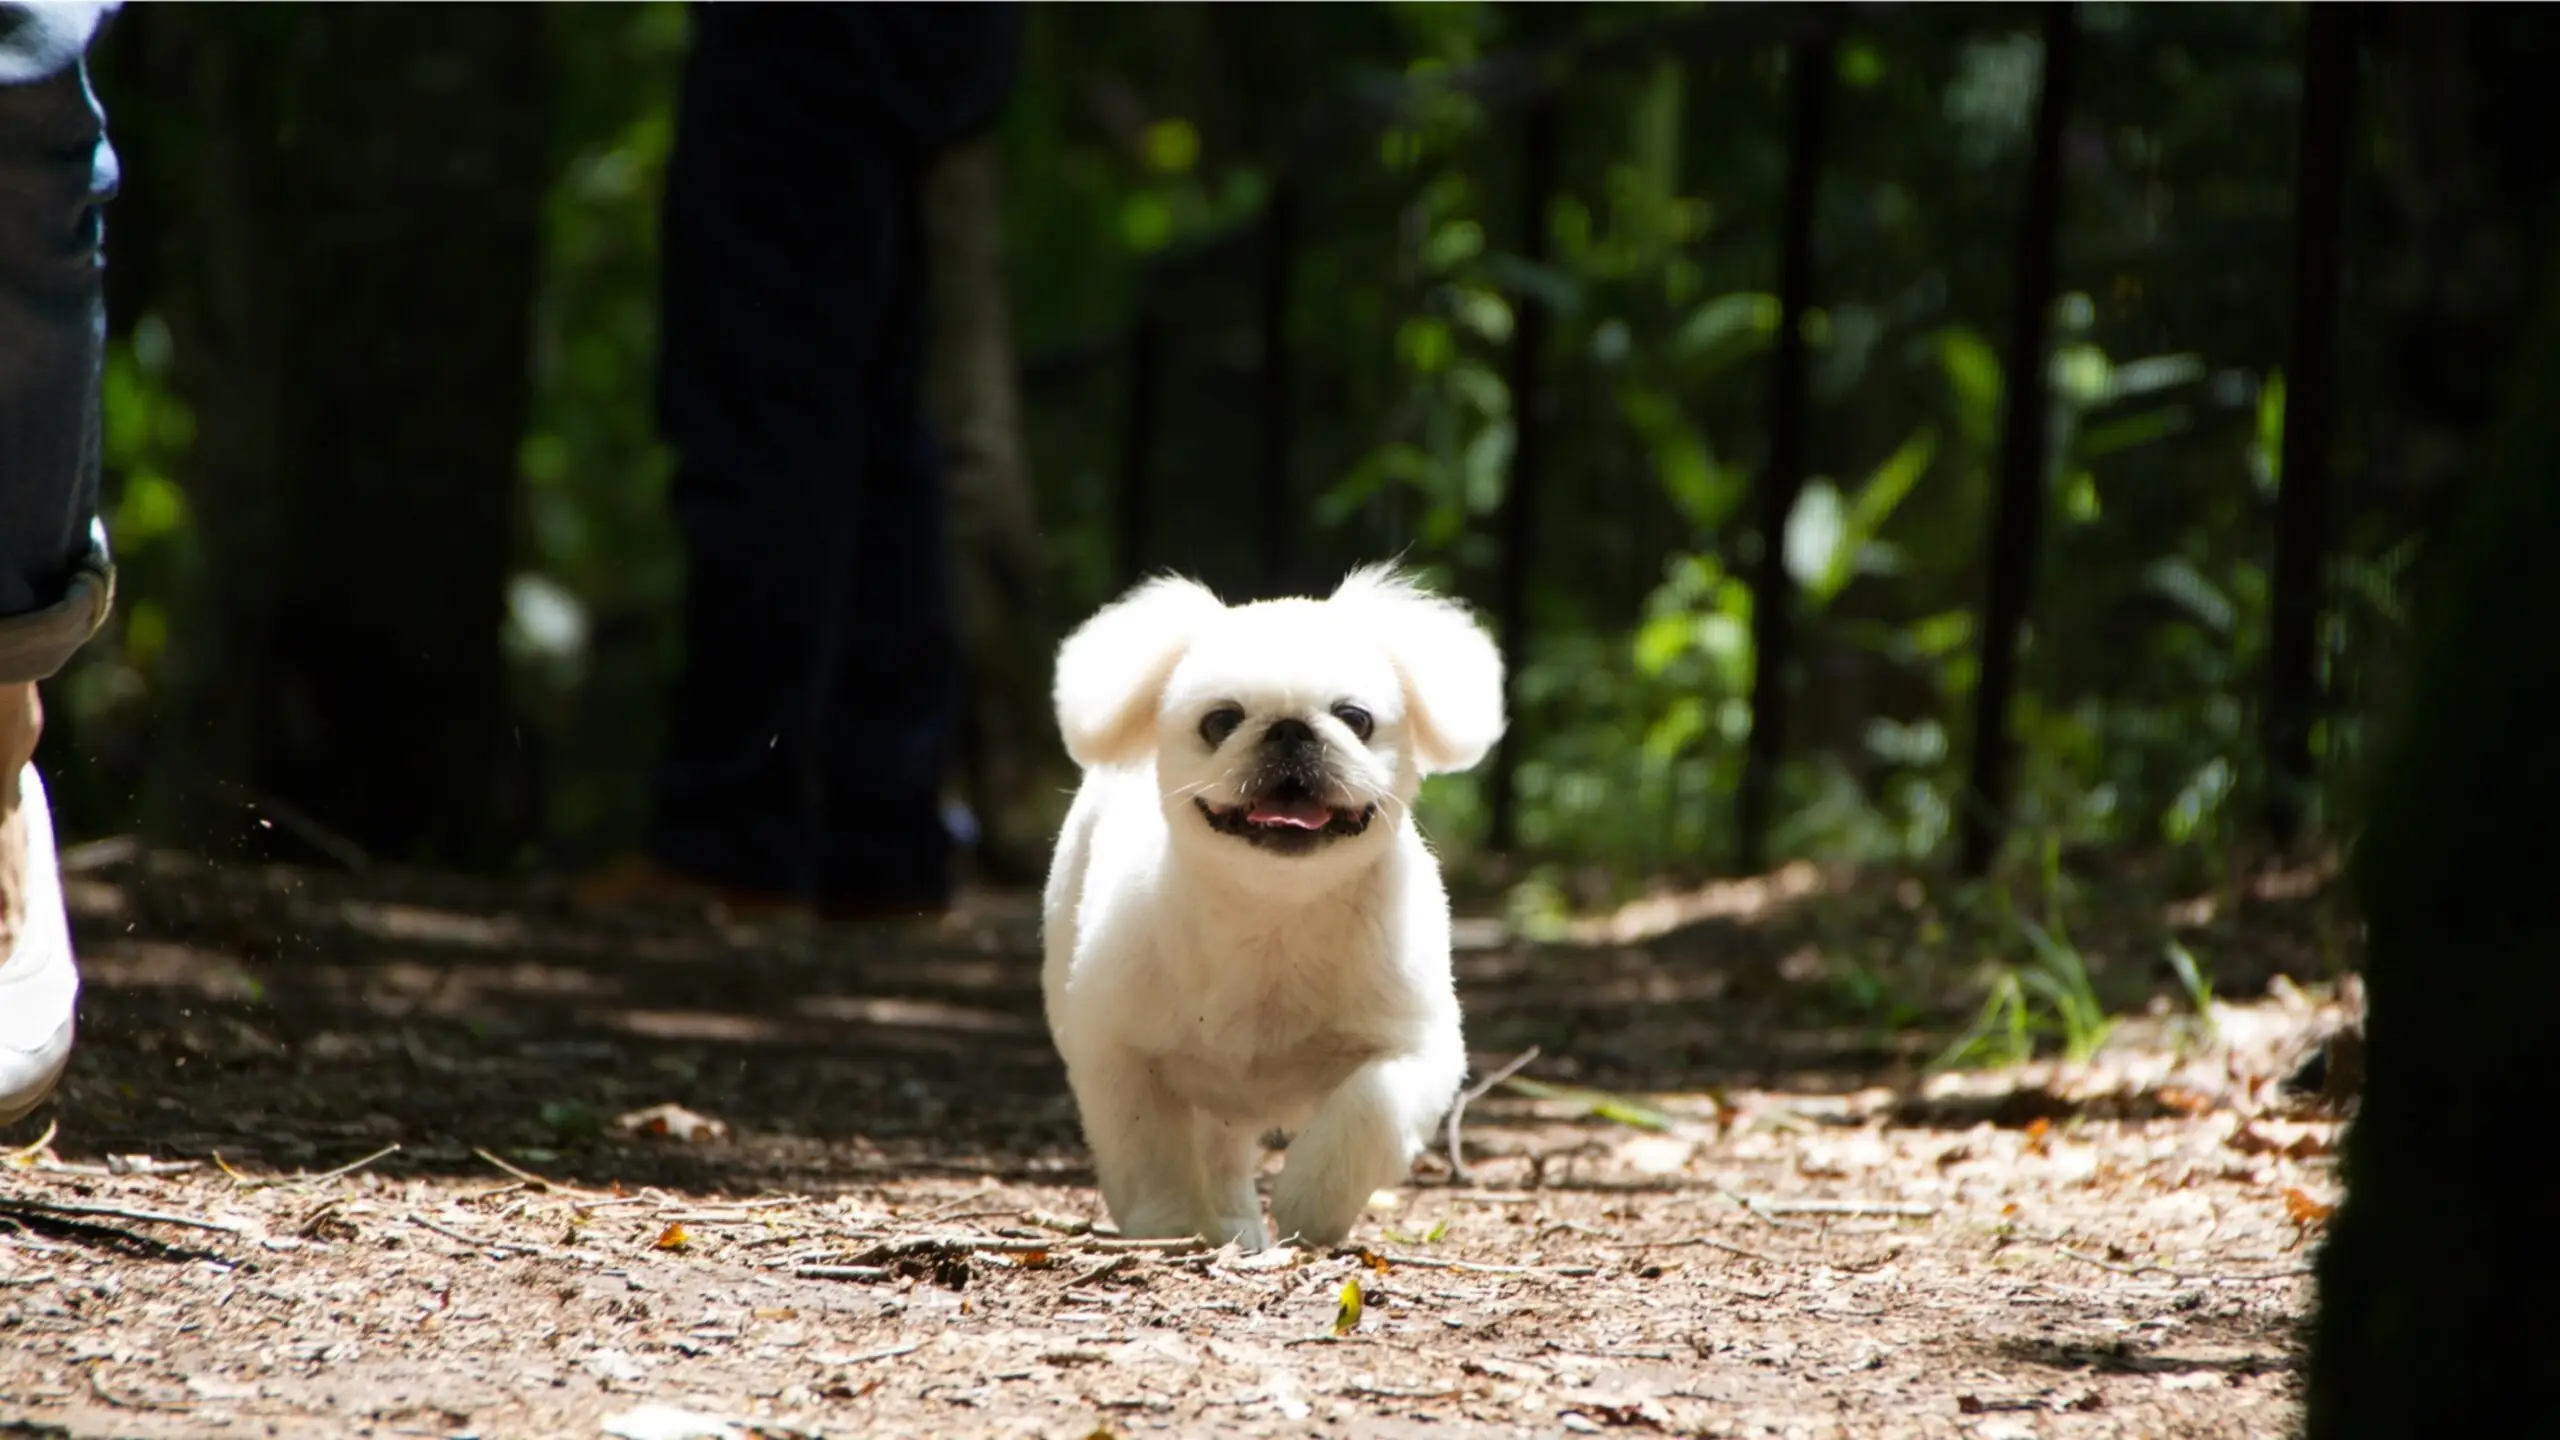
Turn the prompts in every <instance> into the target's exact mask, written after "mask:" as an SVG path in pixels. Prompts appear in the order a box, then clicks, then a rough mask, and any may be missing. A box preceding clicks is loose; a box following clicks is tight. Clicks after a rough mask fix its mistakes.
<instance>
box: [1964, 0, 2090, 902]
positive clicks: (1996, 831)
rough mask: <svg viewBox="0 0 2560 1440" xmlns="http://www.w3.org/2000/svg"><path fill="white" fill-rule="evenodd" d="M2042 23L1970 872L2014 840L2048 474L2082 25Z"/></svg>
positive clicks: (1987, 602)
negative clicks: (2060, 243) (2068, 145)
mask: <svg viewBox="0 0 2560 1440" xmlns="http://www.w3.org/2000/svg"><path fill="white" fill-rule="evenodd" d="M2044 16H2045V18H2044V80H2043V84H2042V86H2041V87H2040V94H2039V95H2038V96H2037V99H2036V120H2035V146H2034V149H2033V151H2032V152H2031V155H2030V158H2029V159H2028V162H2027V202H2026V206H2025V209H2024V211H2023V213H2022V214H2021V215H2020V216H2019V222H2018V224H2019V230H2018V295H2017V302H2016V303H2017V310H2016V313H2015V314H2013V315H2012V316H2011V317H2010V322H2009V323H2010V330H2009V349H2008V354H2007V356H2006V357H2005V358H2004V363H2003V365H2002V372H2003V376H2004V379H2003V383H2002V388H2001V401H2000V409H2001V416H2000V489H1999V495H1998V498H1997V499H1996V500H1995V501H1994V506H1995V508H1994V510H1993V512H1992V517H1991V543H1990V545H1989V547H1988V552H1987V554H1986V555H1985V557H1984V559H1985V562H1986V564H1987V565H1988V566H1989V569H1990V575H1991V580H1990V588H1989V593H1988V595H1987V596H1986V597H1985V599H1984V602H1983V606H1982V644H1981V657H1982V664H1981V671H1980V676H1979V678H1978V679H1977V680H1976V681H1975V685H1974V692H1973V753H1972V755H1971V757H1970V760H1971V767H1970V779H1969V780H1968V782H1967V785H1966V793H1965V797H1964V806H1963V810H1962V812H1961V813H1960V814H1959V815H1958V816H1957V828H1958V832H1959V840H1960V848H1961V850H1962V856H1961V861H1962V864H1963V867H1964V873H1966V874H1967V875H1980V874H1982V873H1983V872H1984V871H1986V870H1988V869H1989V868H1990V867H1991V862H1992V860H1993V859H1994V858H1995V857H1996V856H1997V855H1998V854H1999V851H2000V843H2001V841H2002V839H2003V838H2004V837H2005V836H2006V834H2007V832H2008V826H2009V799H2010V791H2011V789H2012V787H2013V786H2014V784H2015V781H2016V771H2017V756H2016V753H2015V750H2016V747H2015V745H2014V744H2013V743H2012V741H2011V738H2010V734H2009V723H2010V721H2009V707H2010V704H2011V703H2012V702H2013V701H2014V700H2015V699H2016V697H2017V693H2018V652H2019V650H2020V649H2021V647H2022V646H2023V644H2024V641H2025V631H2026V627H2027V617H2028V610H2029V606H2030V603H2031V602H2032V601H2033V599H2034V597H2035V576H2036V561H2037V559H2038V552H2039V551H2040V550H2041V549H2042V548H2043V545H2044V502H2045V488H2046V485H2047V483H2048V476H2049V473H2050V471H2051V469H2052V456H2051V455H2050V454H2049V453H2048V439H2047V430H2048V428H2049V427H2048V425H2047V415H2046V406H2045V395H2046V391H2047V386H2046V383H2045V380H2046V377H2045V367H2046V362H2047V358H2048V356H2047V352H2048V351H2049V349H2050V348H2051V347H2050V344H2049V340H2050V335H2051V330H2052V310H2053V280H2054V261H2053V252H2054V241H2055V236H2056V232H2057V231H2058V230H2059V228H2060V220H2061V210H2062V135H2063V130H2064V128H2065V126H2067V125H2068V124H2069V122H2070V118H2071V65H2072V54H2073V52H2074V51H2075V50H2076V49H2077V48H2078V45H2077V39H2078V35H2079V24H2078V19H2079V17H2078V16H2077V15H2076V14H2075V13H2074V11H2073V7H2072V6H2070V5H2068V4H2061V5H2048V6H2046V7H2044Z"/></svg>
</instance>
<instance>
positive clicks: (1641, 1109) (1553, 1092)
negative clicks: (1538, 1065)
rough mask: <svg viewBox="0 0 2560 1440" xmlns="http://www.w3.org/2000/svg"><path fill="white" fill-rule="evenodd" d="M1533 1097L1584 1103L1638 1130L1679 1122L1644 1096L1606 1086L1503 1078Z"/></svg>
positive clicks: (1590, 1112) (1589, 1109) (1665, 1127)
mask: <svg viewBox="0 0 2560 1440" xmlns="http://www.w3.org/2000/svg"><path fill="white" fill-rule="evenodd" d="M1502 1083H1503V1084H1504V1085H1505V1086H1506V1087H1508V1088H1510V1089H1512V1090H1516V1091H1518V1092H1520V1093H1521V1094H1523V1095H1526V1096H1528V1097H1529V1098H1530V1099H1532V1100H1561V1101H1564V1102H1566V1103H1567V1104H1573V1105H1579V1106H1581V1107H1583V1112H1582V1113H1584V1114H1586V1115H1596V1116H1598V1117H1599V1118H1601V1119H1603V1120H1607V1121H1610V1122H1612V1123H1614V1124H1619V1125H1627V1126H1632V1127H1633V1128H1635V1129H1638V1130H1669V1129H1671V1128H1672V1127H1673V1126H1675V1125H1676V1124H1678V1123H1679V1122H1678V1121H1676V1120H1674V1119H1672V1118H1671V1117H1670V1116H1669V1115H1666V1114H1664V1113H1663V1112H1661V1111H1659V1110H1656V1109H1654V1108H1653V1107H1652V1106H1650V1105H1647V1104H1645V1103H1644V1102H1643V1101H1641V1100H1631V1099H1629V1098H1627V1097H1626V1096H1624V1095H1612V1094H1610V1093H1609V1092H1608V1091H1606V1090H1585V1089H1581V1088H1579V1087H1577V1086H1572V1085H1550V1084H1548V1083H1547V1082H1545V1081H1543V1080H1527V1079H1523V1078H1521V1077H1519V1076H1516V1075H1515V1076H1513V1077H1512V1078H1510V1079H1508V1080H1505V1081H1503V1082H1502Z"/></svg>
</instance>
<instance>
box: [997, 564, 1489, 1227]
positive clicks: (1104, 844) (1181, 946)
mask: <svg viewBox="0 0 2560 1440" xmlns="http://www.w3.org/2000/svg"><path fill="white" fill-rule="evenodd" d="M1056 701H1057V711H1058V727H1059V729H1060V731H1061V732H1062V733H1063V734H1064V737H1065V739H1066V745H1067V751H1068V753H1069V754H1070V755H1072V756H1074V757H1075V760H1076V763H1077V764H1079V765H1081V766H1083V767H1084V770H1085V775H1084V782H1083V785H1082V787H1081V788H1080V789H1079V790H1078V791H1077V793H1076V799H1075V805H1074V807H1073V808H1072V809H1071V810H1070V811H1069V812H1068V815H1067V821H1066V827H1065V830H1064V832H1063V833H1062V834H1061V835H1060V836H1059V840H1058V848H1057V855H1056V858H1055V859H1054V860H1053V862H1052V863H1051V868H1050V872H1049V885H1048V892H1047V895H1046V898H1045V902H1044V911H1043V920H1044V932H1045V933H1044V940H1045V944H1046V951H1047V954H1046V960H1045V963H1044V965H1043V968H1042V972H1041V986H1042V989H1043V991H1044V994H1045V997H1046V1000H1047V1005H1048V1014H1049V1029H1050V1033H1051V1034H1052V1035H1053V1036H1054V1037H1055V1038H1056V1041H1057V1045H1058V1051H1059V1054H1060V1055H1061V1056H1062V1057H1063V1058H1064V1059H1065V1061H1066V1066H1067V1079H1068V1083H1069V1085H1070V1086H1071V1087H1072V1088H1073V1090H1074V1092H1075V1098H1076V1105H1077V1108H1078V1110H1079V1111H1080V1112H1081V1113H1082V1116H1083V1120H1084V1131H1085V1139H1086V1141H1087V1143H1088V1144H1089V1145H1090V1146H1091V1147H1092V1150H1093V1161H1094V1170H1095V1172H1096V1174H1097V1175H1098V1176H1099V1178H1100V1180H1101V1184H1102V1195H1103V1200H1104V1202H1105V1203H1106V1204H1108V1205H1109V1206H1110V1208H1111V1216H1112V1219H1113V1220H1114V1221H1115V1222H1117V1223H1118V1225H1119V1226H1120V1229H1121V1231H1122V1233H1124V1234H1127V1235H1131V1236H1162V1237H1172V1236H1185V1235H1199V1236H1203V1237H1206V1238H1207V1239H1208V1240H1210V1241H1211V1242H1212V1243H1218V1244H1225V1243H1234V1244H1238V1245H1241V1246H1244V1247H1245V1248H1247V1249H1255V1250H1258V1249H1261V1248H1263V1247H1265V1246H1266V1245H1268V1244H1269V1243H1270V1238H1271V1236H1270V1232H1269V1231H1267V1230H1266V1229H1265V1228H1264V1226H1263V1220H1262V1206H1261V1203H1260V1201H1259V1200H1258V1198H1257V1197H1256V1195H1255V1193H1254V1174H1255V1171H1256V1170H1257V1168H1258V1167H1259V1163H1260V1160H1261V1140H1262V1136H1263V1135H1264V1134H1265V1133H1266V1132H1267V1131H1268V1130H1270V1129H1272V1128H1274V1127H1278V1128H1281V1129H1284V1130H1288V1131H1290V1132H1292V1134H1293V1136H1294V1138H1293V1139H1292V1141H1291V1143H1290V1146H1289V1153H1288V1161H1287V1163H1286V1165H1285V1166H1284V1167H1283V1169H1282V1172H1281V1174H1280V1176H1279V1179H1278V1181H1277V1182H1276V1184H1275V1185H1274V1187H1273V1190H1272V1197H1271V1213H1272V1219H1273V1221H1274V1222H1275V1223H1276V1224H1277V1226H1278V1229H1279V1233H1280V1236H1281V1238H1282V1239H1283V1240H1296V1241H1298V1242H1300V1243H1303V1244H1309V1245H1333V1244H1337V1243H1339V1242H1340V1241H1341V1240H1342V1239H1343V1237H1344V1236H1346V1235H1347V1234H1348V1233H1349V1232H1350V1230H1351V1226H1352V1223H1353V1222H1354V1221H1355V1220H1357V1219H1358V1218H1359V1216H1360V1213H1361V1211H1362V1209H1363V1208H1364V1207H1365V1206H1366V1204H1367V1202H1368V1199H1369V1196H1370V1195H1371V1194H1372V1193H1373V1192H1375V1191H1376V1190H1378V1189H1379V1188H1381V1187H1385V1186H1391V1185H1395V1184H1397V1183H1399V1182H1401V1181H1402V1180H1403V1179H1404V1177H1405V1173H1406V1170H1407V1167H1408V1166H1409V1165H1411V1163H1412V1161H1413V1157H1414V1155H1415V1154H1416V1153H1417V1152H1418V1151H1419V1150H1420V1149H1421V1147H1422V1145H1423V1144H1424V1142H1425V1140H1426V1138H1427V1137H1428V1135H1429V1133H1430V1130H1431V1127H1432V1125H1433V1124H1434V1122H1436V1121H1437V1120H1438V1119H1439V1117H1440V1116H1441V1115H1442V1114H1443V1113H1445V1112H1446V1110H1447V1108H1448V1106H1449V1104H1450V1102H1451V1100H1452V1099H1454V1098H1455V1096H1456V1093H1457V1089H1458V1086H1459V1083H1460V1082H1461V1081H1462V1080H1464V1079H1465V1076H1466V1068H1467V1054H1466V1046H1465V1042H1464V1040H1463V1039H1462V1038H1461V1036H1460V1033H1459V1022H1458V999H1457V993H1456V987H1455V985H1454V983H1453V981H1452V978H1451V974H1450V966H1449V901H1448V895H1447V893H1446V891H1444V890H1443V889H1442V887H1441V881H1440V866H1439V861H1438V860H1437V859H1436V858H1435V857H1434V856H1433V855H1432V853H1431V850H1430V847H1429V846H1428V845H1427V844H1425V843H1424V841H1423V838H1422V834H1421V832H1420V831H1419V830H1417V829H1416V828H1415V827H1414V823H1413V817H1412V813H1411V806H1412V801H1413V797H1414V794H1415V792H1416V791H1417V790H1418V789H1419V788H1420V787H1421V783H1422V777H1423V776H1424V775H1425V774H1427V773H1430V772H1433V771H1441V770H1462V769H1465V768H1467V767H1468V766H1471V765H1473V764H1475V763H1476V761H1478V760H1479V759H1481V758H1483V756H1484V753H1485V752H1486V750H1488V749H1489V748H1491V747H1492V745H1493V744H1494V742H1495V741H1496V740H1498V739H1500V738H1501V736H1502V729H1503V713H1502V657H1501V655H1500V653H1499V652H1498V651H1497V650H1496V649H1495V648H1494V645H1493V643H1492V642H1491V641H1490V640H1488V639H1487V638H1486V637H1485V635H1484V632H1483V631H1482V630H1480V629H1478V628H1477V626H1476V624H1475V622H1474V621H1473V620H1472V619H1471V618H1470V617H1469V616H1468V614H1467V612H1466V611H1465V610H1464V609H1462V608H1461V607H1459V606H1458V605H1456V604H1455V603H1452V602H1450V601H1447V600H1442V599H1439V598H1436V597H1434V596H1431V595H1429V594H1427V593H1425V592H1423V591H1421V590H1420V589H1418V588H1416V587H1415V586H1414V585H1413V584H1412V583H1411V582H1410V581H1408V580H1406V579H1404V578H1401V577H1400V576H1398V575H1397V574H1396V573H1395V572H1394V571H1392V570H1391V569H1389V568H1388V567H1385V566H1373V567H1370V568H1367V569H1363V570H1359V571H1355V572H1354V573H1353V574H1352V575H1351V576H1350V578H1348V579H1346V580H1344V581H1343V582H1342V585H1341V587H1340V588H1339V589H1337V590H1335V591H1334V592H1333V594H1332V596H1331V597H1329V598H1327V599H1323V600H1308V599H1292V600H1275V601H1268V602H1264V603H1260V604H1252V605H1240V606H1236V607H1233V608H1230V607H1228V606H1226V605H1224V604H1222V603H1220V601H1219V600H1218V598H1217V597H1216V596H1215V595H1212V594H1211V593H1209V591H1208V590H1206V589H1204V588H1203V587H1201V586H1199V585H1197V584H1194V583H1192V582H1191V581H1188V580H1180V579H1160V580H1154V581H1150V582H1148V583H1147V584H1144V585H1141V586H1139V587H1138V588H1137V589H1135V590H1133V591H1131V592H1130V593H1129V594H1128V595H1126V596H1124V597H1123V598H1121V599H1120V600H1119V601H1117V602H1115V603H1114V604H1112V605H1111V606H1109V607H1108V608H1106V609H1104V610H1103V611H1102V612H1101V613H1099V614H1097V615H1095V616H1094V617H1093V618H1092V619H1090V620H1088V621H1086V622H1085V624H1084V625H1083V626H1082V627H1081V628H1080V629H1078V630H1077V631H1076V632H1075V634H1073V635H1072V636H1070V637H1068V639H1067V642H1066V644H1065V645H1064V646H1063V647H1061V649H1060V651H1059V654H1058V668H1057V690H1056Z"/></svg>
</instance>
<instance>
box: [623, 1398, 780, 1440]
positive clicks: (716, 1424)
mask: <svg viewBox="0 0 2560 1440" xmlns="http://www.w3.org/2000/svg"><path fill="white" fill-rule="evenodd" d="M604 1433H605V1434H607V1435H611V1436H614V1437H616V1440H745V1436H746V1434H747V1432H746V1431H744V1430H742V1429H740V1428H738V1426H737V1424H736V1423H735V1422H734V1421H731V1420H729V1419H728V1418H727V1417H725V1416H720V1415H705V1414H703V1413H702V1412H701V1411H698V1410H679V1409H677V1408H676V1407H675V1406H673V1405H643V1406H641V1407H640V1408H639V1409H637V1410H626V1411H624V1412H622V1413H621V1414H619V1415H615V1416H612V1417H610V1418H608V1419H607V1420H606V1421H605V1422H604Z"/></svg>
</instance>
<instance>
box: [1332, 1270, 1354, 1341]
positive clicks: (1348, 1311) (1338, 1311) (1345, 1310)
mask: <svg viewBox="0 0 2560 1440" xmlns="http://www.w3.org/2000/svg"><path fill="white" fill-rule="evenodd" d="M1359 1325H1360V1281H1359V1279H1358V1277H1356V1276H1355V1277H1354V1278H1352V1279H1349V1280H1345V1281H1343V1282H1342V1303H1341V1304H1340V1305H1339V1306H1338V1307H1336V1308H1335V1310H1334V1312H1333V1333H1334V1334H1336V1335H1348V1334H1350V1333H1351V1332H1352V1331H1353V1330H1355V1329H1357V1328H1359Z"/></svg>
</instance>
